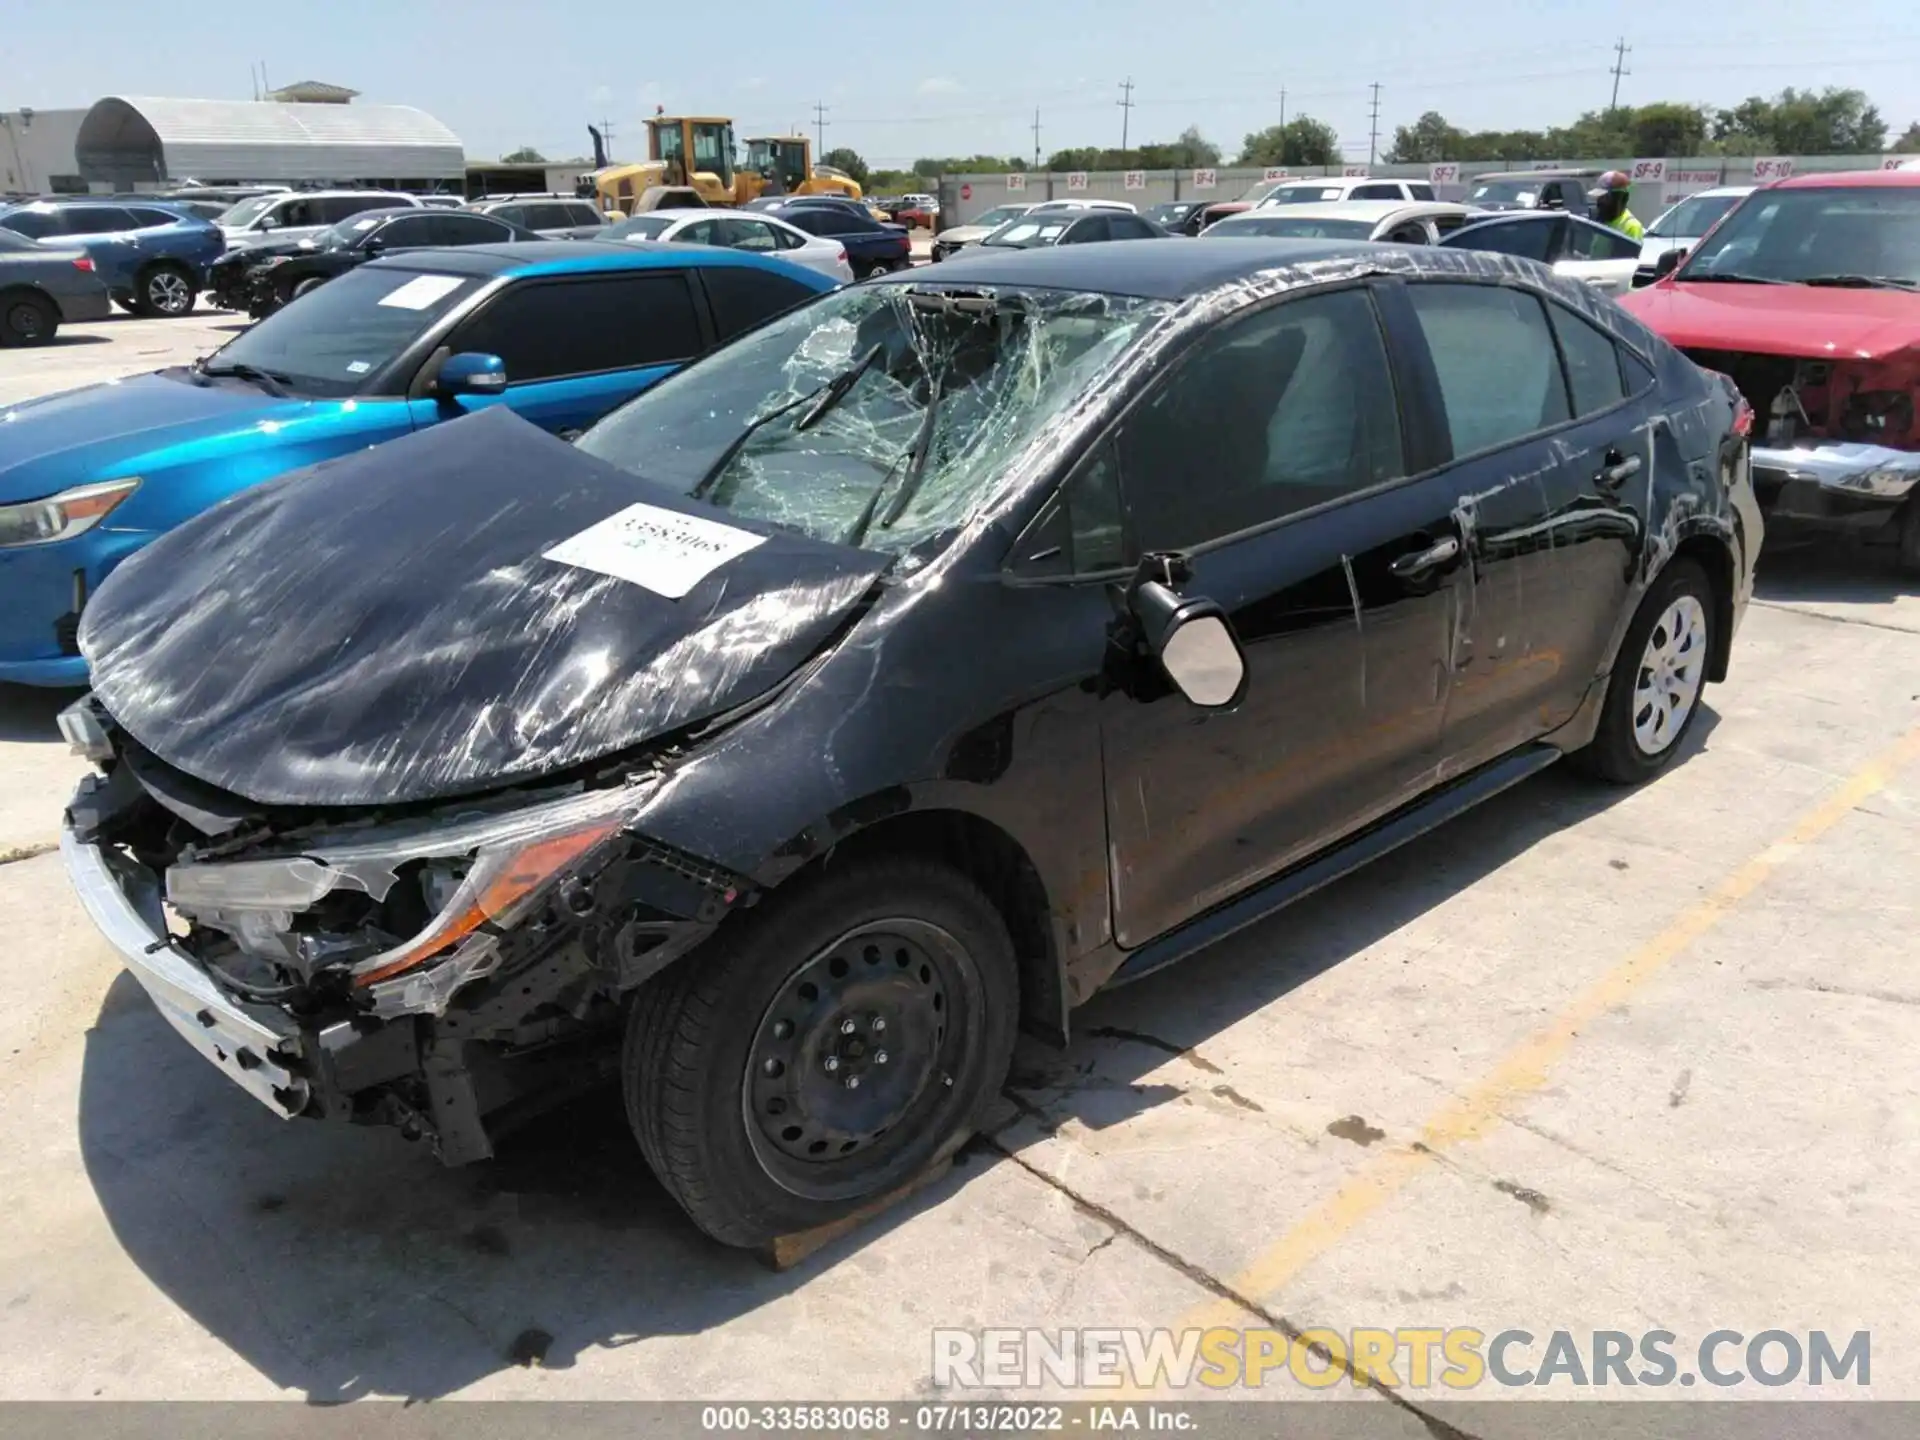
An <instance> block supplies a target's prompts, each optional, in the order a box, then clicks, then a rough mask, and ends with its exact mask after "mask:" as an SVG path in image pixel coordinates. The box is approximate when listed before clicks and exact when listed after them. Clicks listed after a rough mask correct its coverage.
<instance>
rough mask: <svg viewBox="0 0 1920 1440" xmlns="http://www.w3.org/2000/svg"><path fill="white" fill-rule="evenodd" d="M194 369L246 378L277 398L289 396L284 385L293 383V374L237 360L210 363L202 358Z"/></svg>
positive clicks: (202, 372) (211, 373)
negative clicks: (226, 362)
mask: <svg viewBox="0 0 1920 1440" xmlns="http://www.w3.org/2000/svg"><path fill="white" fill-rule="evenodd" d="M193 368H194V369H196V370H198V371H199V372H200V373H201V374H202V375H212V376H216V377H225V376H229V375H231V376H232V377H233V378H234V379H236V380H245V381H246V382H247V383H248V384H250V385H258V386H259V387H260V388H261V389H262V390H264V391H266V392H267V393H268V394H269V395H271V396H273V398H274V399H276V400H284V399H286V398H287V392H286V389H285V388H284V387H286V386H288V385H291V384H292V383H293V377H292V376H291V375H282V374H280V373H279V372H278V371H277V370H262V369H260V367H259V366H257V365H243V364H241V363H239V362H237V361H235V362H231V363H229V364H226V365H209V364H207V362H206V361H204V360H202V361H200V362H199V363H197V364H196V365H195V366H194V367H193Z"/></svg>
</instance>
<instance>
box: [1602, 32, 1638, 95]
mask: <svg viewBox="0 0 1920 1440" xmlns="http://www.w3.org/2000/svg"><path fill="white" fill-rule="evenodd" d="M1632 53H1633V47H1632V46H1631V45H1629V44H1627V37H1626V36H1624V35H1622V36H1621V37H1620V38H1619V39H1618V40H1616V41H1614V42H1613V98H1612V99H1610V100H1608V101H1607V109H1608V110H1610V111H1611V110H1618V109H1619V108H1620V77H1621V76H1622V75H1631V74H1632V73H1633V72H1632V71H1631V70H1629V69H1627V68H1626V63H1627V56H1629V55H1631V54H1632Z"/></svg>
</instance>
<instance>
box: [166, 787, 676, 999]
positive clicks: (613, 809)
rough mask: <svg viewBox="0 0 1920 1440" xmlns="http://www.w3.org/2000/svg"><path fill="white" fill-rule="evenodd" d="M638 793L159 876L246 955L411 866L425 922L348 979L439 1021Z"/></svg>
mask: <svg viewBox="0 0 1920 1440" xmlns="http://www.w3.org/2000/svg"><path fill="white" fill-rule="evenodd" d="M649 788H651V787H649V786H624V787H619V788H615V789H612V790H596V791H592V792H589V793H588V794H585V795H578V796H574V797H571V798H569V799H566V800H560V801H555V802H552V803H549V804H545V805H538V806H534V807H531V808H529V809H526V810H518V811H514V812H512V813H510V814H506V815H500V816H493V817H487V818H481V819H469V820H455V821H448V822H442V823H439V824H428V825H414V826H408V827H396V828H395V829H393V830H391V831H389V832H388V833H387V834H385V835H383V836H380V837H379V838H368V839H362V840H358V841H356V842H353V843H345V844H341V845H338V846H335V845H330V844H324V845H321V846H318V847H316V849H315V850H314V852H313V853H310V854H306V855H295V856H285V857H281V858H277V859H271V860H239V861H231V862H224V863H215V864H201V865H175V866H173V867H171V868H170V869H169V870H168V871H167V900H168V902H169V903H170V904H171V905H172V906H173V907H174V908H175V909H176V910H178V911H180V913H181V914H183V915H186V916H188V917H190V918H193V919H197V920H203V921H205V922H206V923H208V924H211V925H214V926H216V927H217V928H220V929H224V930H226V931H227V932H228V933H229V934H232V935H233V936H234V937H235V938H236V939H237V940H239V941H240V942H241V944H242V946H243V947H244V948H246V949H248V950H249V951H251V952H252V953H254V954H272V953H273V952H274V951H275V950H280V951H281V952H282V953H286V952H287V950H288V947H289V946H290V944H291V942H292V940H293V938H294V937H293V936H292V935H291V934H290V932H291V931H292V930H293V929H294V927H295V923H296V922H295V917H296V916H297V915H299V914H301V913H302V912H304V911H307V910H309V909H311V908H312V907H313V906H315V905H317V904H318V903H319V902H320V901H321V900H322V899H324V898H325V897H327V896H329V895H333V894H336V893H339V892H343V891H358V892H361V893H364V894H366V895H368V896H369V897H371V898H372V899H373V900H375V901H384V900H385V899H386V898H387V895H388V892H389V891H390V890H392V888H393V887H394V885H395V884H396V883H399V882H400V880H401V871H402V870H403V869H409V867H414V870H413V871H410V878H412V875H413V874H414V873H415V871H417V876H418V883H419V884H420V887H421V892H422V895H423V896H424V897H425V898H426V899H427V900H428V901H429V903H430V906H431V911H432V918H431V919H430V920H429V921H428V922H427V924H426V925H425V926H424V927H423V928H422V929H420V930H419V931H418V932H417V933H416V934H414V935H413V936H412V937H411V938H410V939H408V940H406V941H403V942H402V943H400V944H398V945H395V946H392V947H391V948H389V949H386V950H383V951H381V952H379V953H378V954H374V955H362V956H361V957H360V958H357V959H355V960H354V961H353V962H352V963H351V965H350V966H349V967H348V969H347V976H348V981H349V984H350V985H351V987H352V988H353V990H354V991H355V992H357V993H359V994H362V995H364V996H366V997H367V999H368V1000H369V1001H370V1002H371V1006H372V1009H373V1011H374V1013H375V1014H378V1015H399V1014H439V1013H440V1012H441V1011H443V1010H444V1009H445V1008H446V1005H447V1001H448V1000H449V999H450V998H451V997H452V995H453V993H454V992H455V991H456V990H458V989H459V988H460V987H461V986H462V985H464V984H466V983H467V982H468V981H470V980H474V979H478V978H479V977H480V976H483V975H486V974H488V973H489V972H491V971H492V970H493V969H494V968H495V967H496V966H497V965H498V964H499V937H500V934H501V932H503V931H505V930H509V929H511V928H512V927H513V926H514V925H516V924H518V923H519V922H520V921H521V920H523V919H525V918H526V917H527V915H528V914H529V913H531V912H532V911H533V910H534V908H535V907H536V906H537V905H539V904H543V903H544V902H545V900H546V897H547V892H548V890H549V888H550V887H551V886H552V885H553V884H554V882H556V881H558V880H560V879H562V878H563V875H564V872H566V871H568V870H569V869H572V868H575V867H577V866H578V865H579V864H580V863H581V862H582V861H584V860H585V859H586V858H587V857H588V855H589V854H590V852H591V851H593V850H594V849H595V848H596V847H597V846H599V845H601V844H604V843H605V842H607V841H609V840H610V839H611V838H612V837H613V836H615V835H616V834H617V833H618V832H619V831H620V829H621V828H622V826H624V825H625V824H626V823H627V822H628V820H629V819H630V818H631V816H632V815H633V813H634V811H635V810H636V809H637V807H638V805H639V803H640V801H641V799H642V797H643V796H644V795H645V793H646V791H647V789H649ZM422 862H424V863H422Z"/></svg>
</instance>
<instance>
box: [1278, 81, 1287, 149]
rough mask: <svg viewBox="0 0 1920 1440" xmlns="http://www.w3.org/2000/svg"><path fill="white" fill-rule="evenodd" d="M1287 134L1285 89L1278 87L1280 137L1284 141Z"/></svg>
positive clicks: (1284, 87)
mask: <svg viewBox="0 0 1920 1440" xmlns="http://www.w3.org/2000/svg"><path fill="white" fill-rule="evenodd" d="M1286 134H1287V87H1286V86H1284V85H1282V86H1281V87H1280V136H1281V139H1282V140H1285V138H1286Z"/></svg>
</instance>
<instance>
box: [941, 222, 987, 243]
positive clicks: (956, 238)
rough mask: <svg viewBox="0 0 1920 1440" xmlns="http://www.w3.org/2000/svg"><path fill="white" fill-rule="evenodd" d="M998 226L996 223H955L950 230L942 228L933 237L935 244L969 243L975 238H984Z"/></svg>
mask: <svg viewBox="0 0 1920 1440" xmlns="http://www.w3.org/2000/svg"><path fill="white" fill-rule="evenodd" d="M999 228H1000V227H999V226H997V225H955V226H954V227H953V228H952V229H951V230H942V231H941V232H940V233H939V234H938V235H936V236H934V237H933V243H934V244H936V245H971V244H973V243H974V241H976V240H984V239H986V238H987V236H989V235H991V234H992V233H993V232H994V231H995V230H997V229H999Z"/></svg>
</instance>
